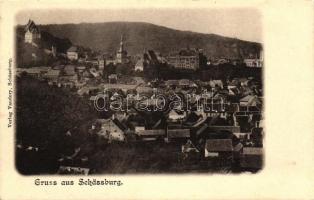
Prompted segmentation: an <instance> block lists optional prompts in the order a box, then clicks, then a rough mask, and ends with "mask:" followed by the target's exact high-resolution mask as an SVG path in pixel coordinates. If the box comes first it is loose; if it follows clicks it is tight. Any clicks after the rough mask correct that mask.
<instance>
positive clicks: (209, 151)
mask: <svg viewBox="0 0 314 200" xmlns="http://www.w3.org/2000/svg"><path fill="white" fill-rule="evenodd" d="M232 154H233V146H232V140H231V139H209V140H206V143H205V157H211V158H225V159H230V158H231V159H232V158H233V155H232Z"/></svg>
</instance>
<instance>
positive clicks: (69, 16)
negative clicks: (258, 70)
mask: <svg viewBox="0 0 314 200" xmlns="http://www.w3.org/2000/svg"><path fill="white" fill-rule="evenodd" d="M28 19H32V20H34V22H35V23H36V24H65V23H74V24H77V23H83V22H85V23H98V22H112V21H129V22H148V23H152V24H156V25H161V26H166V27H169V28H173V29H177V30H188V31H193V32H199V33H214V34H219V35H223V36H227V37H233V38H238V39H242V40H248V41H254V42H261V43H262V31H263V30H262V16H261V14H260V13H259V11H258V10H256V9H252V8H241V9H240V8H228V9H217V8H216V9H166V8H163V9H147V8H146V9H102V10H87V9H86V10H78V9H77V10H65V9H62V10H28V11H22V12H20V13H18V14H17V15H16V23H17V24H21V25H24V24H26V23H27V22H28Z"/></svg>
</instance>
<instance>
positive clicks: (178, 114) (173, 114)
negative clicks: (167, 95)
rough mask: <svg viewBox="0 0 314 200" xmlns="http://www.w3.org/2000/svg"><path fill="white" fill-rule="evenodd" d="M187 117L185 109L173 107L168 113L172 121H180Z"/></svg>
mask: <svg viewBox="0 0 314 200" xmlns="http://www.w3.org/2000/svg"><path fill="white" fill-rule="evenodd" d="M185 117H186V115H185V112H184V111H179V110H175V109H172V110H171V111H170V112H169V114H168V119H169V120H171V121H179V120H182V119H184V118H185Z"/></svg>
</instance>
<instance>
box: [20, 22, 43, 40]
mask: <svg viewBox="0 0 314 200" xmlns="http://www.w3.org/2000/svg"><path fill="white" fill-rule="evenodd" d="M40 38H41V34H40V30H39V28H38V27H37V26H36V24H35V23H34V21H32V20H28V23H27V25H26V26H25V38H24V41H25V43H34V42H36V40H38V39H40Z"/></svg>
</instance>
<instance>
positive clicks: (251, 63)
mask: <svg viewBox="0 0 314 200" xmlns="http://www.w3.org/2000/svg"><path fill="white" fill-rule="evenodd" d="M243 62H244V63H245V65H246V66H247V67H262V61H261V60H260V59H258V58H246V59H244V60H243Z"/></svg>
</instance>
